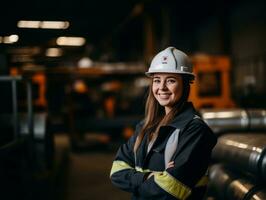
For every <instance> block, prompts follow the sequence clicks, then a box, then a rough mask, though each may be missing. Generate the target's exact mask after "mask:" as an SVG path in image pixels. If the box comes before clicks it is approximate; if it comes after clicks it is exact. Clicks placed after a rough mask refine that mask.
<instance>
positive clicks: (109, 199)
mask: <svg viewBox="0 0 266 200" xmlns="http://www.w3.org/2000/svg"><path fill="white" fill-rule="evenodd" d="M114 155H115V154H114V153H108V152H97V151H91V152H89V151H87V152H85V153H84V152H82V153H70V156H69V166H68V170H67V174H66V190H65V191H66V193H65V195H64V196H65V199H66V200H126V199H130V194H128V193H126V192H123V191H121V190H118V189H117V188H115V187H114V186H113V185H112V184H111V181H110V179H109V173H110V169H111V165H112V161H113V158H114Z"/></svg>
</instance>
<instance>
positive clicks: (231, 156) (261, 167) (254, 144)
mask: <svg viewBox="0 0 266 200" xmlns="http://www.w3.org/2000/svg"><path fill="white" fill-rule="evenodd" d="M200 114H201V116H202V118H203V119H204V121H205V122H206V123H207V124H208V125H209V126H210V127H211V128H212V130H213V131H214V132H215V134H217V136H218V142H217V145H216V146H215V148H214V150H213V154H212V158H213V161H214V163H216V164H214V165H212V166H211V167H210V184H209V193H208V196H212V197H213V198H214V199H215V200H216V199H217V200H231V199H232V200H233V199H236V200H247V199H254V200H255V199H257V200H260V199H266V184H265V183H266V134H265V130H266V110H259V109H247V110H244V109H222V110H210V109H208V110H207V109H203V110H201V111H200Z"/></svg>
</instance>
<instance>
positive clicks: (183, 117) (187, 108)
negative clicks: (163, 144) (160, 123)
mask: <svg viewBox="0 0 266 200" xmlns="http://www.w3.org/2000/svg"><path fill="white" fill-rule="evenodd" d="M195 114H196V111H195V108H194V106H193V104H192V103H191V102H187V103H186V104H185V105H184V107H183V109H182V110H181V111H180V112H179V113H178V114H177V115H176V117H175V118H174V119H173V121H172V122H171V123H170V124H168V125H166V127H173V128H175V129H182V128H183V127H184V126H185V125H186V124H187V123H188V122H189V121H191V120H192V119H193V118H194V116H195Z"/></svg>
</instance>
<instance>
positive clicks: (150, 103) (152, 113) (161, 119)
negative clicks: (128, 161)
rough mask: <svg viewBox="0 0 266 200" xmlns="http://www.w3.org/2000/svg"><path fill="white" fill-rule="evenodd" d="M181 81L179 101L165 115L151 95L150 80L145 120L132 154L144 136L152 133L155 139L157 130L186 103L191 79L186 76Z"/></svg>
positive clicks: (172, 117) (169, 120) (168, 121)
mask: <svg viewBox="0 0 266 200" xmlns="http://www.w3.org/2000/svg"><path fill="white" fill-rule="evenodd" d="M182 80H183V93H182V96H181V98H180V100H179V101H178V102H177V103H176V105H175V106H174V107H173V108H172V109H171V111H170V112H169V113H168V114H165V109H164V107H163V106H161V105H160V104H159V103H158V101H157V100H156V99H155V97H154V95H153V93H152V78H151V82H150V87H149V93H148V97H147V100H146V106H145V118H144V125H143V126H142V129H141V130H140V133H139V135H138V136H137V139H136V142H135V144H134V152H135V153H136V152H137V149H138V147H139V146H140V144H141V142H142V140H143V138H144V135H145V134H151V133H153V135H154V137H157V135H158V132H159V129H160V127H161V126H164V125H167V124H169V123H170V122H171V121H172V120H173V119H174V117H175V116H176V115H177V113H178V111H179V110H181V109H182V107H183V105H184V104H185V102H187V99H188V96H189V92H190V81H191V77H190V76H188V75H182Z"/></svg>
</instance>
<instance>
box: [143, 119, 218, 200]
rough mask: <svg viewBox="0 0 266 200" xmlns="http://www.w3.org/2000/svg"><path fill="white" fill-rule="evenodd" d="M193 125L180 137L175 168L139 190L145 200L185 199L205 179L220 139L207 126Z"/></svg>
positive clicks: (153, 177)
mask: <svg viewBox="0 0 266 200" xmlns="http://www.w3.org/2000/svg"><path fill="white" fill-rule="evenodd" d="M193 121H194V122H192V123H190V125H189V127H188V128H186V130H184V131H183V133H182V134H181V136H180V140H179V141H180V142H179V144H178V148H177V154H176V155H175V156H174V159H173V161H174V167H172V168H168V169H166V170H165V171H163V172H156V173H155V174H154V176H152V177H151V178H149V179H147V180H146V181H144V182H143V184H141V186H140V187H139V189H138V192H139V194H141V195H143V197H146V198H152V199H154V198H155V197H159V196H164V197H165V198H164V199H169V200H170V199H186V198H187V197H189V196H190V195H191V192H192V189H193V188H194V187H195V186H196V185H197V184H198V183H199V181H200V180H201V178H202V177H204V175H205V173H206V171H207V168H208V165H209V161H210V156H211V151H212V148H213V147H214V145H215V144H216V140H217V139H216V136H214V134H213V133H212V131H211V130H210V129H209V127H208V126H207V125H205V124H204V123H200V122H199V120H193ZM195 121H198V122H195Z"/></svg>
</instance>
